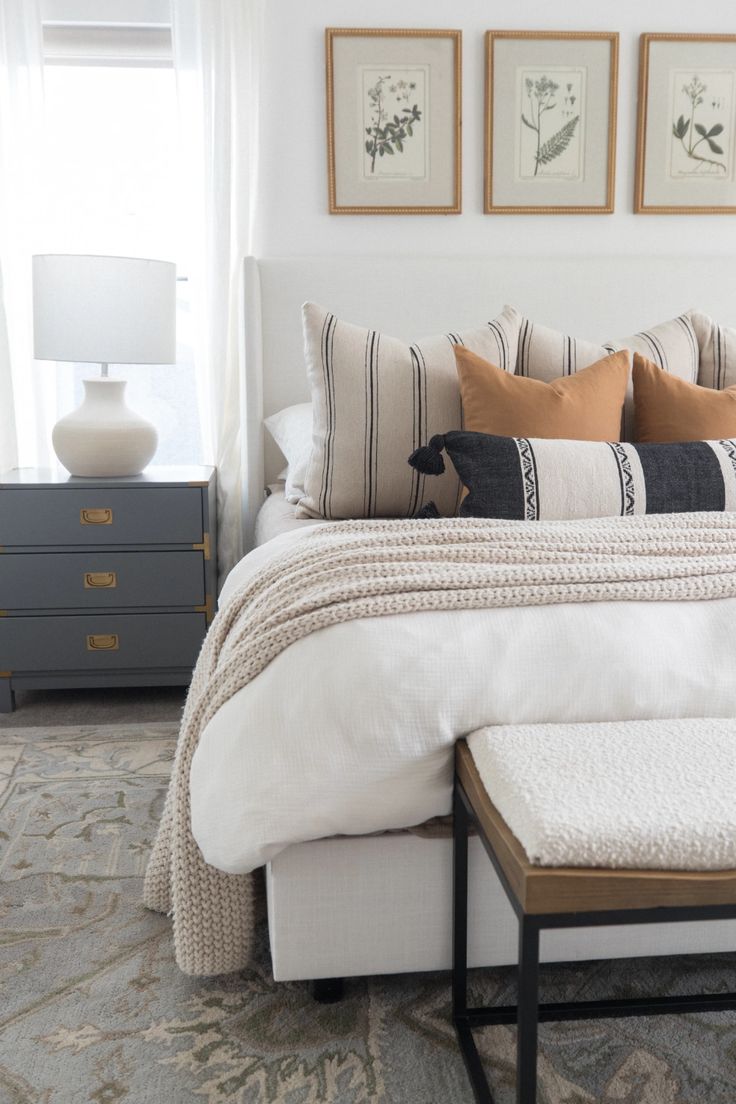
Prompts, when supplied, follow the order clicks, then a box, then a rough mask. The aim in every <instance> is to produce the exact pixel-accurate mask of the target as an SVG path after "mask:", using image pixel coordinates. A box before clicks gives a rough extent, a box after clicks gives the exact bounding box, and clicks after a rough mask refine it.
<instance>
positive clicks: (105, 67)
mask: <svg viewBox="0 0 736 1104" xmlns="http://www.w3.org/2000/svg"><path fill="white" fill-rule="evenodd" d="M167 49H168V54H169V59H170V35H169V32H168V31H164V30H160V29H159V30H156V31H141V30H138V31H135V30H131V29H125V28H91V29H86V30H84V29H77V28H60V27H52V28H49V27H47V28H45V34H44V53H45V66H44V85H45V104H46V133H47V140H46V158H47V161H46V171H45V181H46V183H45V186H44V192H45V204H44V209H43V211H42V213H41V217H40V219H39V222H38V226H37V227H36V229H35V231H34V237H35V241H34V252H39V253H100V254H112V255H123V256H138V257H153V258H159V259H162V260H172V261H175V262H176V263H177V273H178V278H179V283H178V288H179V294H178V316H177V337H178V342H177V344H178V348H177V360H178V363H177V364H176V365H175V366H166V365H151V366H139V365H131V366H129V367H127V366H117V365H113V366H111V369H110V372H111V375H120V376H123V377H124V378H125V379H127V380H128V387H127V395H128V401H129V402H130V405H131V406H133V407H134V408H135V409H136V410H138V411H139V412H140V413H141V414H143V415H144V416H145V417H147V418H149V419H150V420H151V421H153V422H154V423H155V424H156V426H157V428H158V431H159V448H158V451H157V454H156V463H158V464H175V463H197V462H199V461H200V460H201V455H202V446H201V432H200V423H199V414H198V404H197V388H196V379H195V374H194V366H193V360H192V351H191V327H190V324H189V319H190V316H189V311H188V295H187V288H188V283H187V271H186V244H187V243H186V242H185V241H183V240H182V237H181V233H182V227H183V226H184V225H185V220H184V219H183V218H182V215H181V210H180V207H179V197H180V192H181V188H180V186H179V185H180V171H179V164H178V162H179V152H178V148H177V147H178V144H177V135H178V114H177V101H176V81H175V76H174V70H173V68H172V66H171V64H170V60H169V62H168V63H167V61H166V56H165V55H166V51H167ZM49 368H50V366H49ZM90 373H92V374H94V373H95V369H94V366H91V365H76V366H72V367H70V368H69V369H67V370H65V369H64V368H62V367H61V366H60V367H59V371H58V372H57V373H56V375H55V377H54V379H55V382H56V384H57V387H58V396H57V397H58V403H59V410H60V412H61V413H65V412H66V411H67V410H70V409H72V408H73V407H74V406H76V405H77V404H78V403H79V402H80V401H81V397H82V386H81V380H82V379H83V378H84V377H85V376H87V375H89V374H90ZM50 379H51V377H50Z"/></svg>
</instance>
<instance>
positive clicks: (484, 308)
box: [243, 219, 736, 980]
mask: <svg viewBox="0 0 736 1104" xmlns="http://www.w3.org/2000/svg"><path fill="white" fill-rule="evenodd" d="M645 221H646V220H644V219H642V231H644V230H645V229H646V226H645ZM428 229H430V226H429V224H428ZM579 232H580V233H584V232H585V231H584V228H583V229H581V230H580V231H579ZM305 299H312V300H314V301H316V302H318V303H322V304H324V305H325V306H329V308H330V309H331V310H332V311H334V312H335V313H336V314H337V315H338V317H342V318H344V319H345V320H347V321H351V322H356V323H359V324H363V325H369V326H371V327H375V328H378V329H382V330H384V331H385V332H387V333H391V334H393V335H394V336H396V337H403V338H405V339H413V338H417V337H421V336H423V335H426V334H431V333H441V332H444V331H446V330H450V329H452V330H462V329H463V328H464V327H466V328H467V327H473V326H476V325H478V324H479V322H483V321H486V320H488V319H489V318H492V317H493V316H494V315H495V314H496V313H497V312H498V311H499V310H500V308H501V306H502V305H503V304H504V303H511V304H513V305H514V306H516V307H518V309H519V310H521V311H522V313H524V314H526V315H528V316H529V317H531V318H533V319H534V320H535V321H538V322H543V323H546V324H548V325H551V326H554V327H555V328H557V329H560V330H562V331H563V332H567V333H572V334H576V335H579V336H581V337H586V338H588V339H590V340H600V341H603V340H606V339H610V338H615V337H619V336H623V335H625V334H628V333H633V332H634V331H636V330H637V329H644V328H645V327H647V326H650V325H652V324H654V323H657V322H662V321H664V320H665V319H668V318H672V317H674V316H675V315H676V314H679V313H680V312H681V311H683V310H686V309H687V308H688V307H692V306H699V307H701V308H702V309H703V310H705V311H707V312H708V313H709V314H711V315H713V316H714V317H715V318H718V319H719V320H722V321H723V322H726V323H729V324H734V322H735V321H736V263H734V262H732V261H730V260H728V259H725V258H718V259H709V258H706V257H701V258H696V259H693V258H687V259H685V258H657V259H646V258H641V257H613V258H611V257H606V258H604V257H591V258H586V259H580V258H570V259H550V258H540V259H535V258H528V257H527V258H496V257H491V258H487V259H481V258H474V259H466V258H461V257H436V258H406V257H370V258H362V257H351V256H338V257H329V258H328V257H313V258H304V257H300V258H273V259H267V260H259V261H256V260H255V259H253V258H247V259H246V262H245V265H244V287H243V301H244V308H245V317H244V326H243V334H244V343H245V347H244V362H245V365H246V389H245V390H246V415H245V418H244V442H243V449H244V465H245V472H246V490H245V496H246V510H247V517H248V540H249V542H252V535H253V525H254V520H255V515H256V513H257V511H258V508H259V507H260V505H261V503H262V501H263V488H264V486H265V484H266V483H268V482H271V481H273V480H274V479H275V477H276V473H277V472H278V470H279V468H280V467H281V466H282V461H281V457H280V455H279V453H278V450H277V449H276V448H275V446H274V445H273V444H272V443H271V442H265V441H264V432H263V418H264V416H267V415H268V414H272V413H274V412H275V411H276V410H280V409H281V408H283V407H285V406H288V405H290V404H291V403H295V402H303V401H305V400H306V399H308V398H309V392H308V387H307V381H306V375H305V370H304V358H303V351H302V332H301V312H300V306H301V303H302V302H303V301H304V300H305ZM470 884H471V895H470V916H471V923H470V934H469V962H470V964H471V965H476V966H479V965H501V964H507V963H511V962H515V961H516V938H515V925H514V921H513V914H512V912H511V910H510V907H509V905H508V903H507V901H506V898H505V895H504V893H503V891H502V889H501V887H500V885H499V883H498V881H497V879H496V877H495V875H494V874H493V873H492V871H491V869H490V864H489V863H488V862H486V861H484V860H483V859H482V856H481V853H480V845H479V844H478V841H477V840H473V841H471V848H470ZM450 886H451V845H450V840H448V839H424V838H419V837H416V836H411V835H407V834H387V835H383V836H371V837H354V838H352V837H341V838H336V839H327V840H318V841H315V842H310V843H303V844H298V845H295V846H291V847H289V848H287V849H286V850H285V851H283V852H282V853H281V854H280V855H279V856H278V857H277V858H276V859H274V861H273V862H272V863H270V865H269V867H268V868H267V888H268V914H269V930H270V940H271V954H272V959H273V970H274V977H275V978H276V980H289V979H297V978H328V977H345V976H354V975H364V974H384V973H403V972H410V971H417V970H435V969H447V968H448V967H449V965H450V947H451V930H450V929H451V924H450ZM734 946H736V922H735V921H717V922H713V921H711V922H709V923H708V924H691V923H688V924H672V925H668V926H662V927H660V926H655V925H649V926H644V925H642V926H637V927H629V928H597V929H591V930H589V931H580V930H576V931H573V932H564V931H560V932H548V933H546V939H545V941H544V942H543V944H542V957H543V958H544V959H546V960H549V961H554V960H572V959H587V958H616V957H623V956H635V955H648V954H677V953H687V952H701V951H732V950H733V948H734Z"/></svg>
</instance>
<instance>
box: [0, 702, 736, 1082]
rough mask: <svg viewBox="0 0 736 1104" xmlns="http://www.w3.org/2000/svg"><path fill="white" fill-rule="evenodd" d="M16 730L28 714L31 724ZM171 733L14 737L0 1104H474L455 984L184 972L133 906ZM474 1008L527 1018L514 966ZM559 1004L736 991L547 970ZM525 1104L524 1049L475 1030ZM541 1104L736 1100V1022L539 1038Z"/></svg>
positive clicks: (703, 977)
mask: <svg viewBox="0 0 736 1104" xmlns="http://www.w3.org/2000/svg"><path fill="white" fill-rule="evenodd" d="M19 719H20V718H19ZM174 734H175V724H174V723H172V722H171V721H165V722H161V721H151V722H150V723H146V724H142V725H141V724H137V725H131V724H127V725H126V724H123V725H114V726H109V725H108V726H99V725H97V726H96V725H88V726H85V727H80V726H75V727H68V728H48V727H45V728H34V727H23V728H21V727H17V726H16V727H9V726H7V725H6V726H4V727H3V729H2V730H0V848H1V849H2V851H1V859H2V867H1V869H2V887H1V888H0V930H1V931H2V940H1V941H0V947H1V949H0V992H1V993H2V1001H1V1003H0V1101H1V1102H2V1104H117V1102H119V1101H122V1102H125V1104H186V1102H190V1101H191V1102H192V1104H225V1102H227V1104H274V1102H277V1104H320V1102H332V1104H359V1102H369V1101H370V1102H378V1104H462V1102H464V1101H468V1102H470V1099H471V1097H470V1093H469V1090H468V1086H467V1082H466V1080H465V1075H464V1071H463V1068H462V1064H461V1062H460V1059H459V1058H458V1055H457V1051H456V1048H455V1043H454V1038H453V1034H452V1031H451V1029H450V1024H449V1014H450V995H449V984H448V977H447V975H436V976H431V975H413V976H406V977H388V978H377V979H371V980H368V981H366V980H354V981H352V982H350V983H349V987H348V996H347V999H346V1000H344V1001H343V1002H342V1003H340V1004H337V1005H332V1006H318V1005H315V1004H314V1003H313V1002H312V1000H311V997H310V995H309V991H308V987H307V986H306V985H304V984H301V983H294V984H276V983H274V981H273V980H272V978H271V974H270V967H269V960H268V952H267V945H266V940H265V932H262V938H261V944H260V950H259V954H258V958H257V961H256V962H255V963H254V964H253V966H252V968H251V969H249V970H247V971H244V972H243V973H241V974H237V975H232V976H229V977H226V978H220V979H213V980H207V981H202V980H193V979H187V978H185V977H183V976H182V975H181V974H180V973H179V972H178V971H177V969H176V966H175V964H174V961H173V956H172V945H171V933H170V930H169V923H168V921H167V919H166V918H165V917H161V916H157V915H154V914H152V913H149V912H147V911H146V910H144V909H143V908H142V907H141V905H140V892H141V878H142V875H143V871H144V868H145V864H146V858H147V855H148V852H149V848H150V845H151V841H152V838H153V835H154V832H155V829H156V824H157V820H158V817H159V815H160V811H161V804H162V800H163V795H164V789H165V785H166V777H167V774H168V771H169V769H170V764H171V756H172V751H173V746H174ZM472 988H473V990H474V992H473V1000H474V1001H476V1002H478V1003H481V1002H484V1001H488V1000H496V1001H499V1002H508V1001H511V1000H513V991H514V976H513V971H511V970H493V971H475V972H474V974H473V983H472ZM543 988H544V997H545V999H558V1000H559V999H576V998H594V997H596V996H603V995H605V994H611V995H614V996H622V995H624V994H627V993H635V994H642V995H643V994H646V993H650V992H651V993H655V992H659V993H673V992H678V991H691V992H694V991H699V990H706V989H713V990H718V991H723V990H725V989H727V988H731V989H736V957H734V956H731V955H728V956H727V955H720V956H708V957H699V958H669V959H648V960H637V961H635V962H633V963H631V964H625V963H623V964H622V963H618V964H612V963H608V962H603V963H593V964H587V965H566V966H557V967H550V968H547V969H545V970H544V971H543ZM479 1041H480V1045H481V1051H482V1054H483V1057H484V1059H485V1061H486V1062H487V1064H488V1066H489V1069H490V1070H491V1079H492V1082H493V1085H494V1089H495V1091H496V1094H497V1101H498V1104H513V1099H514V1094H513V1089H512V1078H513V1060H514V1032H513V1030H511V1029H510V1028H501V1027H499V1028H490V1029H487V1030H486V1031H484V1032H483V1033H480V1034H479ZM540 1074H541V1082H542V1086H541V1090H540V1095H539V1104H595V1102H601V1104H733V1102H734V1100H736V1015H734V1014H731V1013H722V1014H707V1015H700V1016H686V1017H677V1018H675V1017H671V1018H670V1017H667V1018H658V1019H653V1020H645V1019H632V1020H618V1021H613V1022H602V1021H599V1022H593V1023H587V1024H586V1023H580V1024H560V1025H553V1024H549V1025H545V1026H543V1027H542V1029H541V1060H540Z"/></svg>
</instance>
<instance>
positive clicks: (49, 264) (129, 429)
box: [33, 254, 176, 476]
mask: <svg viewBox="0 0 736 1104" xmlns="http://www.w3.org/2000/svg"><path fill="white" fill-rule="evenodd" d="M33 345H34V356H35V357H36V359H37V360H56V361H62V360H63V361H71V362H75V363H76V362H89V363H93V364H100V365H101V366H102V373H101V376H100V377H98V378H97V379H85V380H84V381H83V382H84V392H85V397H84V401H83V402H82V405H81V406H80V407H78V408H77V410H74V411H73V412H72V413H71V414H67V415H66V417H64V418H62V419H61V420H60V421H59V422H57V423H56V425H55V426H54V430H53V434H52V440H53V444H54V450H55V452H56V455H57V456H58V458H59V460H60V461H61V463H62V464H63V465H64V467H65V468H67V469H68V470H69V471H70V472H71V473H72V475H86V476H116V475H118V476H120V475H137V474H138V473H139V472H141V471H143V469H144V468H145V466H146V464H148V463H149V461H150V460H151V459H152V458H153V455H154V453H155V451H156V445H157V443H158V439H157V433H156V429H155V427H154V426H153V425H151V423H150V422H148V421H146V419H145V418H141V417H140V415H138V414H136V413H135V411H133V410H131V408H130V407H129V406H128V405H127V404H126V402H125V380H121V379H110V378H109V377H108V373H107V366H108V364H173V363H174V362H175V361H176V265H174V264H172V263H171V262H169V261H151V260H145V259H143V258H139V257H95V256H87V255H80V254H73V255H70V254H47V255H43V256H36V257H34V258H33Z"/></svg>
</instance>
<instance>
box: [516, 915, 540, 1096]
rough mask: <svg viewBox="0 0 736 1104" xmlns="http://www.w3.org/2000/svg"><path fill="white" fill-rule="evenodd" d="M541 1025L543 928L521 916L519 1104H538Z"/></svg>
mask: <svg viewBox="0 0 736 1104" xmlns="http://www.w3.org/2000/svg"><path fill="white" fill-rule="evenodd" d="M538 1023H539V926H538V924H537V923H536V921H535V920H533V919H532V918H531V917H529V916H521V917H519V1004H518V1025H519V1028H518V1039H517V1044H516V1045H517V1052H516V1100H517V1104H536V1100H537V1026H538Z"/></svg>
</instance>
